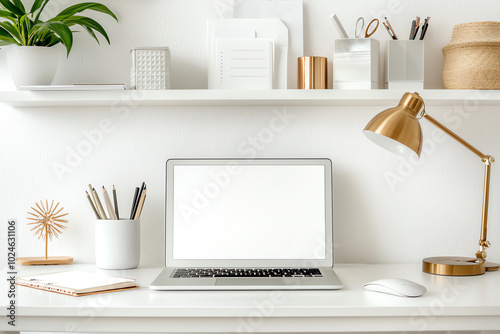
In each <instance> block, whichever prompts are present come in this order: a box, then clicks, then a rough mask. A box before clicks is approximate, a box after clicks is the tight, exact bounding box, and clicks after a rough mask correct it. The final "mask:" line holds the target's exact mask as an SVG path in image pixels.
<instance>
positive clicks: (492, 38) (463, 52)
mask: <svg viewBox="0 0 500 334" xmlns="http://www.w3.org/2000/svg"><path fill="white" fill-rule="evenodd" d="M443 54H444V58H445V61H444V69H443V83H444V88H447V89H500V22H474V23H464V24H459V25H456V26H455V27H454V29H453V35H452V37H451V41H450V44H448V45H447V46H445V47H444V48H443Z"/></svg>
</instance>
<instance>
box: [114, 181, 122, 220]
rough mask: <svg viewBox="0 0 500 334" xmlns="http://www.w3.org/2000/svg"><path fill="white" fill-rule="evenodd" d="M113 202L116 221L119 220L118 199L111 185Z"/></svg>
mask: <svg viewBox="0 0 500 334" xmlns="http://www.w3.org/2000/svg"><path fill="white" fill-rule="evenodd" d="M113 202H115V214H116V219H118V220H119V219H120V214H119V213H118V199H117V198H116V189H115V185H114V184H113Z"/></svg>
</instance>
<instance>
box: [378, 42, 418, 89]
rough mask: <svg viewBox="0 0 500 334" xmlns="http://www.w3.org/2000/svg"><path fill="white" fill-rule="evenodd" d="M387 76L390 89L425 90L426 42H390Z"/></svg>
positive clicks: (387, 84)
mask: <svg viewBox="0 0 500 334" xmlns="http://www.w3.org/2000/svg"><path fill="white" fill-rule="evenodd" d="M386 74H387V75H386V87H387V88H388V89H399V90H406V91H420V90H422V89H424V41H421V40H418V41H416V40H410V41H399V40H392V41H389V44H388V48H387V65H386Z"/></svg>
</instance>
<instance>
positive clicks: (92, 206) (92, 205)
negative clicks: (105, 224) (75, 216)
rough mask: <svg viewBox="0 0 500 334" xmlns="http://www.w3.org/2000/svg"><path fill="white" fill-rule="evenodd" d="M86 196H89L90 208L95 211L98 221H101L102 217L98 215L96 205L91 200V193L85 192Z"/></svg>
mask: <svg viewBox="0 0 500 334" xmlns="http://www.w3.org/2000/svg"><path fill="white" fill-rule="evenodd" d="M85 194H87V199H88V200H89V203H90V207H91V208H92V211H94V214H95V216H96V218H97V219H101V217H100V216H99V214H98V213H97V210H96V209H95V206H94V203H92V199H91V198H90V195H89V193H88V192H87V191H85Z"/></svg>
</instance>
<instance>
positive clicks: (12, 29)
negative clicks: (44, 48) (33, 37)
mask: <svg viewBox="0 0 500 334" xmlns="http://www.w3.org/2000/svg"><path fill="white" fill-rule="evenodd" d="M0 27H2V28H3V29H5V30H6V31H7V32H8V33H9V34H10V35H11V36H12V37H13V38H14V39H15V40H16V41H17V42H18V43H19V44H22V38H21V33H20V32H19V30H17V28H16V27H14V25H13V24H12V23H10V22H0Z"/></svg>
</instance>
